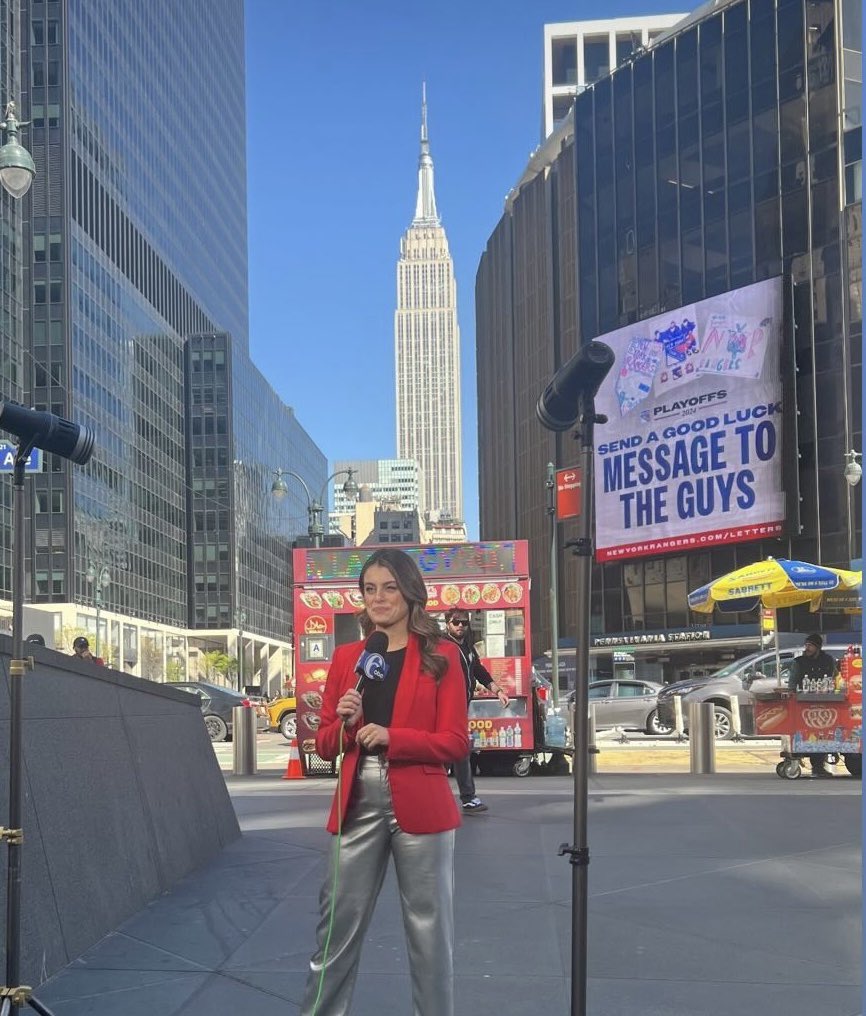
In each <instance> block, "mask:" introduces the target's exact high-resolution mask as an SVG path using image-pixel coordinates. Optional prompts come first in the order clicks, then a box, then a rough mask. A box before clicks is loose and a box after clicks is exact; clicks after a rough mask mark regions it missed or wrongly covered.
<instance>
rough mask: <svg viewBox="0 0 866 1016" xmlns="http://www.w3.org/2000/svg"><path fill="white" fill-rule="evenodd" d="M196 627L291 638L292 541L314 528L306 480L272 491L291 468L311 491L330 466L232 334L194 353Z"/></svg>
mask: <svg viewBox="0 0 866 1016" xmlns="http://www.w3.org/2000/svg"><path fill="white" fill-rule="evenodd" d="M186 378H187V383H186V421H187V461H188V468H189V477H190V485H189V487H188V489H187V518H188V524H189V532H188V535H187V554H188V595H189V627H190V628H197V629H225V628H243V629H244V630H246V631H247V632H248V633H258V634H260V635H262V636H266V637H269V638H272V639H279V640H282V641H284V642H288V641H290V632H291V617H292V595H291V584H290V582H289V581H288V577H289V574H290V566H291V545H292V541H293V540H294V539H295V538H296V537H297V536H299V535H300V534H302V533H305V532H306V530H307V511H306V500H305V498H304V491H303V487H302V486H301V484H300V483H299V482H298V481H297V480H294V479H293V478H291V477H289V478H288V479H287V487H288V493H287V495H286V497H285V499H282V500H280V501H278V500H277V499H276V498H274V496H273V495H272V493H271V484H272V482H273V479H274V470H276V469H280V468H282V469H285V468H291V469H293V470H294V471H296V472H297V473H298V475H300V476H301V477H302V478H303V480H304V482H306V483H307V485H308V486H309V487H310V489H311V490H315V491H318V490H319V489H320V488H321V487H323V486H324V484H325V479H326V476H327V460H326V459H325V456H324V455H323V454H322V453H321V452H320V451H319V449H318V448H317V447H316V445H315V444H314V443H313V441H312V439H311V438H310V437H309V435H308V434H307V433H306V431H305V430H304V429H303V427H302V426H301V425H300V424H299V423H298V421H297V419H296V418H295V415H294V413H293V411H292V410H291V408H290V407H288V406H286V405H285V404H284V403H283V402H282V401H281V400H280V399H279V397H278V396H277V395H276V393H275V392H274V391H273V389H272V388H271V386H270V385H269V384H268V382H267V381H266V380H265V378H264V377H263V376H262V375H261V374H260V373H259V371H258V370H257V368H256V367H255V365H254V364H253V363H252V362H251V361H250V359H249V357H248V356H247V354H246V351H245V350H244V349H243V348H242V347H240V346H238V345H236V344H235V343H233V342H232V341H231V338H230V337H229V336H228V335H227V334H225V333H219V334H208V335H198V336H193V337H192V338H191V339H190V340H189V342H188V343H187V350H186Z"/></svg>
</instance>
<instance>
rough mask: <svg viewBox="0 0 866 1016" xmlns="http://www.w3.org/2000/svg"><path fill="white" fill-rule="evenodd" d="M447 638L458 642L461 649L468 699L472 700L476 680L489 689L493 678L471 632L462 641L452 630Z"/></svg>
mask: <svg viewBox="0 0 866 1016" xmlns="http://www.w3.org/2000/svg"><path fill="white" fill-rule="evenodd" d="M447 638H449V639H451V641H452V642H454V643H456V645H457V648H458V649H459V650H460V662H461V663H462V664H463V679H464V680H465V681H466V701H467V702H471V701H472V695H473V693H474V692H475V682H476V681H477V682H478V683H479V684H482V685H484V687H485V688H487V690H488V691H489V690H490V687H491V685H492V684H493V678H492V677H491V676H490V672H489V671H488V670H487V668H486V667H485V666H484V664H483V663H482V662H481V658H480V657H479V655H478V653H477V652H476V651H475V646H474V645H473V643H472V637H471V632H467V633H466V635H465V636H464V638H463V641H462V642H461V641H460V640H459V639H456V638H454V636H453V635H452V634H451V633H450V632H448V633H447Z"/></svg>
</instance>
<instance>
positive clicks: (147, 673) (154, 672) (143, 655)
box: [139, 635, 163, 681]
mask: <svg viewBox="0 0 866 1016" xmlns="http://www.w3.org/2000/svg"><path fill="white" fill-rule="evenodd" d="M139 660H140V663H141V676H142V677H144V678H146V679H147V680H148V681H158V680H159V679H160V678H161V677H162V673H163V671H162V647H161V646H160V644H159V643H158V642H157V640H156V639H155V638H153V636H152V635H142V637H141V640H140V644H139Z"/></svg>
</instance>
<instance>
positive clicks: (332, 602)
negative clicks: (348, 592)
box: [322, 589, 345, 610]
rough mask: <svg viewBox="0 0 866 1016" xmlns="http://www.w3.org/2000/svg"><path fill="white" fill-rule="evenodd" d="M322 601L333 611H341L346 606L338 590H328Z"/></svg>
mask: <svg viewBox="0 0 866 1016" xmlns="http://www.w3.org/2000/svg"><path fill="white" fill-rule="evenodd" d="M322 599H323V600H324V601H325V603H327V604H328V606H329V607H331V608H332V609H333V610H340V608H341V607H343V605H344V602H345V601H344V600H343V594H342V593H338V592H337V590H336V589H328V590H327V591H326V592H324V593H322Z"/></svg>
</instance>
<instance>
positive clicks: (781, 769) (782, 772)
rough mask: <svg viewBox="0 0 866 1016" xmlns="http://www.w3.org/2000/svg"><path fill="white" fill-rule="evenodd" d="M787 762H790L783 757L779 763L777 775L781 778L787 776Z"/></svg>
mask: <svg viewBox="0 0 866 1016" xmlns="http://www.w3.org/2000/svg"><path fill="white" fill-rule="evenodd" d="M787 764H788V763H787V762H786V761H785V760H784V759H782V761H781V762H779V764H778V765H777V766H776V775H777V776H778V777H779V779H780V780H784V778H785V766H786V765H787Z"/></svg>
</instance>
